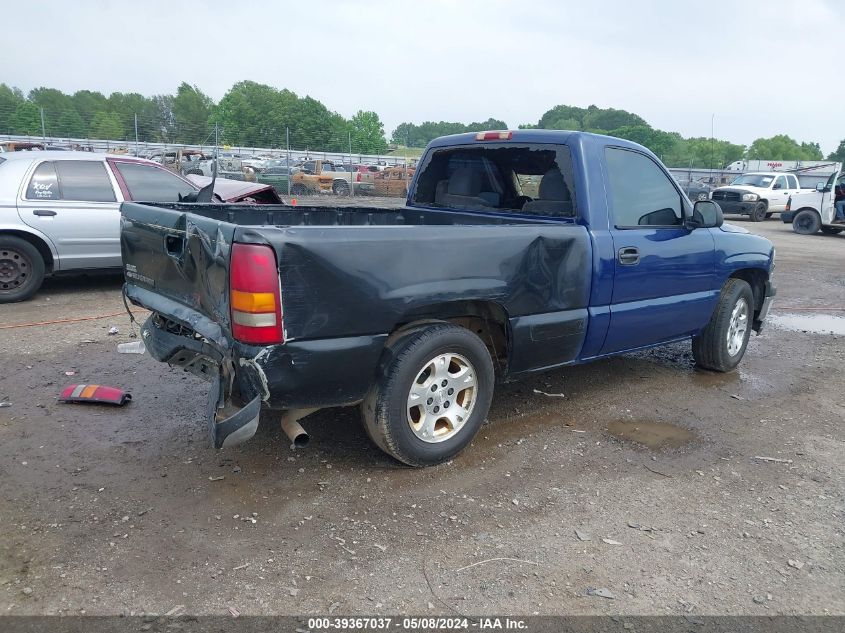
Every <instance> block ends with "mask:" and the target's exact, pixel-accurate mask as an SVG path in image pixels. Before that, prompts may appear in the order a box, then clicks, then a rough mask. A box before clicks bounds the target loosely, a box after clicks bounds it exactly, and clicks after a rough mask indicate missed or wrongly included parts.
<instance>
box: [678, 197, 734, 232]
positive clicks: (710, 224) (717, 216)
mask: <svg viewBox="0 0 845 633" xmlns="http://www.w3.org/2000/svg"><path fill="white" fill-rule="evenodd" d="M724 222H725V217H724V215H722V207H720V206H719V205H718V204H716V203H715V202H713V201H712V200H699V201H697V202H696V203H695V204H694V205H693V207H692V217H691V218H687V221H686V227H687V228H688V229H690V230H692V229H715V228H717V227H720V226H722V224H724Z"/></svg>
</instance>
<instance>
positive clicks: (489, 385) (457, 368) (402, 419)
mask: <svg viewBox="0 0 845 633" xmlns="http://www.w3.org/2000/svg"><path fill="white" fill-rule="evenodd" d="M493 384H494V371H493V362H492V361H491V359H490V354H489V352H488V351H487V347H486V346H485V345H484V343H483V342H482V341H481V339H480V338H478V337H477V336H476V335H475V334H473V333H472V332H470V331H469V330H467V329H465V328H462V327H458V326H456V325H452V324H451V323H443V324H436V325H430V326H426V327H423V328H421V329H417V330H412V331H410V332H409V333H407V334H405V335H404V336H401V337H400V338H399V339H398V340H397V341H395V342H394V343H393V344H391V345H390V346H389V347H388V348H387V349H386V361H385V362H384V363H383V365H382V367H381V371H380V374H379V376H378V377H377V380H376V383H375V385H374V386H373V387H372V389H371V390H370V392H369V393H368V394H367V397H366V398H365V399H364V402H363V403H362V406H361V410H362V416H363V418H364V428H365V429H366V430H367V434H368V435H369V436H370V438H371V439H372V440H373V442H375V444H376V445H377V446H378V447H379V448H381V449H382V450H383V451H384V452H386V453H387V454H389V455H391V456H393V457H395V458H396V459H397V460H399V461H400V462H403V463H405V464H408V465H409V466H432V465H434V464H440V463H442V462H445V461H447V460H449V459H451V458H452V457H454V456H455V455H457V454H458V453H459V452H460V451H461V450H463V449H464V448H465V447H466V445H467V444H469V443H470V441H471V440H472V438H473V437H474V436H475V434H476V433H477V432H478V429H479V428H480V427H481V425H482V423H483V422H484V419H485V418H486V417H487V411H488V410H489V409H490V401H491V399H492V397H493Z"/></svg>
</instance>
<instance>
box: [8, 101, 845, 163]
mask: <svg viewBox="0 0 845 633" xmlns="http://www.w3.org/2000/svg"><path fill="white" fill-rule="evenodd" d="M0 90H2V86H0ZM827 159H828V160H835V161H837V162H839V163H845V139H842V140H841V141H839V147H837V148H836V151H835V152H831V153H830V154H828V155H827Z"/></svg>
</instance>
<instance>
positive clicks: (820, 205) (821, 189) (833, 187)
mask: <svg viewBox="0 0 845 633" xmlns="http://www.w3.org/2000/svg"><path fill="white" fill-rule="evenodd" d="M837 197H839V198H840V199H841V198H842V197H845V173H843V172H842V164H841V163H837V164H836V171H835V172H834V173H833V174H831V175H830V178H828V179H827V182H820V183H818V184H816V188H815V189H810V190H807V191H802V192H800V193H797V194H793V195H792V196H790V198H789V202H787V205H786V211H784V212H783V213H781V214H780V217H781V220H783V221H784V223H787V224H788V223H790V222H791V223H792V230H793V231H795V232H796V233H800V234H802V235H813V234H814V233H818V232H819V231H821V232H822V233H825V234H827V235H836V234H837V233H841V232H842V231H843V230H845V221H842V220H837V219H836V207H835V204H836V198H837Z"/></svg>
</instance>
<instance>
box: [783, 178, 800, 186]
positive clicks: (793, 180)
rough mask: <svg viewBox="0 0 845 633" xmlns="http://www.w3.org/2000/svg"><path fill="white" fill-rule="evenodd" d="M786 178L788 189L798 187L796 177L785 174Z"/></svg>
mask: <svg viewBox="0 0 845 633" xmlns="http://www.w3.org/2000/svg"><path fill="white" fill-rule="evenodd" d="M786 179H787V180H788V181H789V188H790V189H800V187H799V186H798V179H796V178H795V176H787V177H786Z"/></svg>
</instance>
